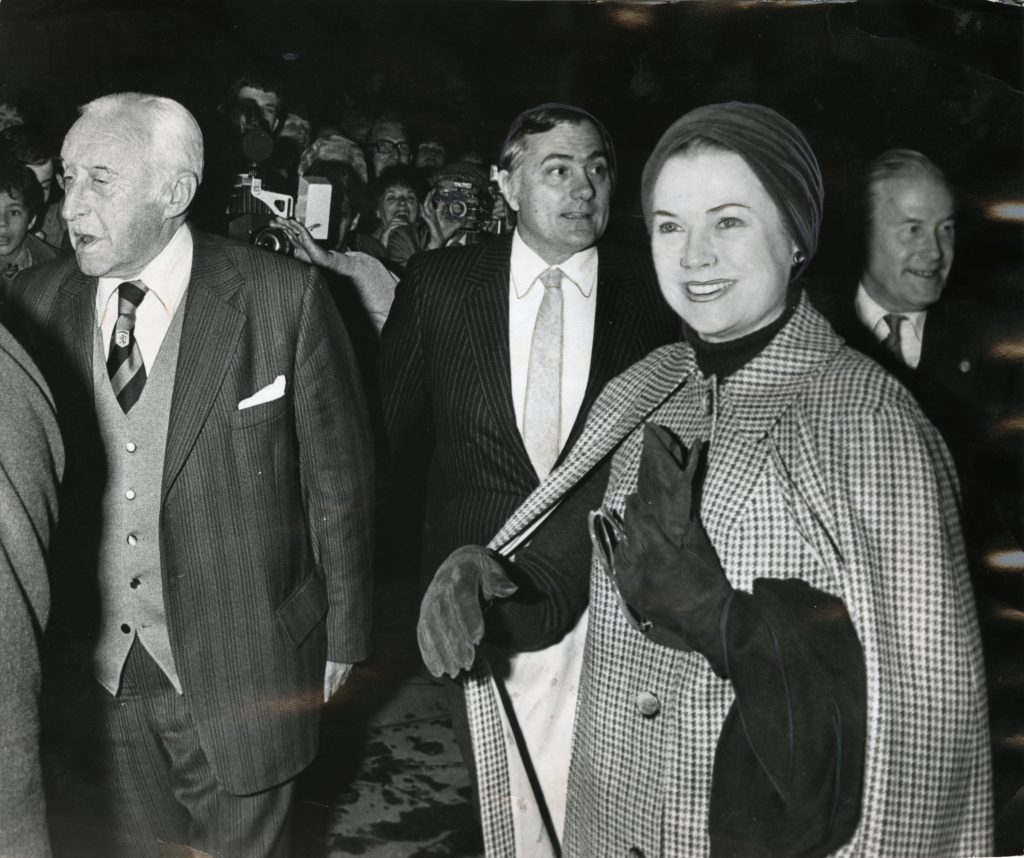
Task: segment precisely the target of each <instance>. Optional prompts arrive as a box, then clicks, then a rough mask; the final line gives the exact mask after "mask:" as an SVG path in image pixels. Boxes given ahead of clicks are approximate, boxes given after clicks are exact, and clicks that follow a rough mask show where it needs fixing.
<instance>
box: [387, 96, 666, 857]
mask: <svg viewBox="0 0 1024 858" xmlns="http://www.w3.org/2000/svg"><path fill="white" fill-rule="evenodd" d="M498 167H499V170H498V174H497V178H498V183H499V186H500V188H501V191H502V194H503V195H504V197H505V199H506V200H507V201H508V204H509V206H510V207H511V208H512V209H513V210H514V211H515V212H516V215H517V224H516V229H515V232H514V234H513V235H511V236H509V237H508V238H504V239H499V240H495V241H492V242H487V243H481V244H478V245H473V246H470V247H465V248H452V249H446V250H441V251H437V252H432V253H427V254H423V255H421V256H419V257H414V259H413V260H412V261H411V262H410V265H409V268H408V270H407V272H406V275H405V277H404V279H403V280H402V281H401V283H400V284H399V286H398V290H397V294H396V298H395V303H394V305H393V306H392V310H391V315H390V316H389V318H388V322H387V324H386V325H385V327H384V332H383V339H382V343H381V383H382V394H383V400H384V411H385V420H386V424H387V431H388V436H389V440H390V444H391V453H392V456H393V457H394V466H395V468H396V469H397V470H405V471H406V472H408V470H409V469H414V468H415V467H416V466H417V465H418V464H421V463H420V462H418V461H412V462H410V459H412V458H413V456H412V454H413V453H418V452H419V451H420V450H421V449H422V446H421V445H422V440H423V439H424V438H425V439H427V443H428V444H429V445H430V450H429V453H428V455H427V456H426V459H427V461H426V467H427V488H426V522H425V529H424V547H423V567H424V569H425V570H426V571H428V572H431V573H432V572H433V570H435V569H437V567H438V565H439V564H440V563H441V561H442V560H444V559H445V557H446V556H447V555H448V554H449V553H450V552H452V551H453V550H454V549H456V548H458V547H459V546H465V545H482V544H485V543H486V542H487V540H488V539H490V537H491V536H493V535H494V533H495V532H497V529H498V528H499V527H500V526H501V525H502V523H503V522H504V521H505V519H506V518H507V517H508V516H509V515H510V514H511V513H512V512H513V511H514V510H515V508H516V507H517V506H518V504H519V503H520V502H521V501H522V500H523V499H524V498H525V497H526V496H527V495H529V493H530V492H531V491H532V490H533V489H534V488H536V486H537V485H538V483H539V480H541V479H543V478H544V477H545V476H547V474H548V472H549V471H550V470H551V469H552V468H553V467H554V466H555V465H556V463H557V461H558V459H559V457H560V456H561V455H562V453H563V451H565V450H566V449H568V448H569V447H570V446H571V445H572V443H573V441H574V440H575V439H576V437H577V436H578V434H579V431H580V429H581V427H582V424H583V420H584V418H585V417H586V413H587V410H588V409H589V407H590V404H591V403H592V402H593V401H594V398H595V397H596V396H597V394H598V393H599V392H600V390H601V388H602V387H603V386H604V384H605V383H606V382H607V381H608V380H609V379H611V378H613V377H614V376H615V375H616V374H618V373H619V372H621V371H622V370H623V369H625V368H626V367H627V366H629V365H630V364H632V363H633V362H634V361H636V360H638V359H639V358H641V357H643V356H644V355H646V354H647V353H648V352H649V351H651V350H652V349H653V348H655V347H656V346H658V345H661V344H664V343H666V342H669V341H670V340H671V339H673V338H674V336H675V335H676V333H677V324H676V322H675V321H673V316H672V313H671V311H670V310H669V309H668V308H667V307H666V306H665V304H664V303H663V301H662V299H661V297H660V294H659V291H658V287H657V284H656V282H655V280H654V275H653V269H652V268H651V266H650V262H649V260H648V258H647V257H646V255H644V254H642V253H640V252H636V253H634V252H632V251H629V250H625V249H622V248H616V247H615V246H613V245H611V244H605V243H600V239H601V236H602V234H603V233H604V230H605V226H606V225H607V221H608V212H609V204H610V199H611V195H612V190H613V187H614V182H615V157H614V150H613V147H612V142H611V139H610V137H609V135H608V133H607V131H606V130H605V128H604V126H603V125H602V124H601V123H600V122H599V121H598V120H597V119H595V118H594V117H593V116H591V115H590V114H589V113H587V112H585V111H583V110H580V109H578V108H575V107H570V106H566V105H556V104H545V105H540V106H538V107H536V108H533V109H531V110H527V111H525V112H524V113H522V114H521V115H520V116H519V117H517V119H516V120H515V121H514V122H513V124H512V127H511V129H510V131H509V133H508V135H507V137H506V139H505V143H504V145H503V146H502V149H501V153H500V156H499V163H498ZM584 532H585V530H584ZM452 563H454V565H455V566H456V567H458V572H457V573H456V574H459V575H464V577H465V581H466V588H465V593H466V598H469V599H471V600H475V599H477V598H479V596H480V595H483V596H484V597H485V598H486V597H488V596H490V595H493V594H492V593H490V592H489V591H488V587H487V583H486V580H485V579H484V578H481V577H480V576H479V575H477V574H476V573H475V572H474V571H473V570H474V569H475V568H476V567H474V564H473V561H472V558H470V560H469V561H467V562H461V561H460V560H459V559H458V558H453V560H452V561H449V564H447V565H449V566H450V565H451V564H452ZM542 574H543V573H542ZM527 589H528V588H525V587H524V588H523V591H522V592H521V593H520V594H519V595H518V597H517V598H521V599H524V600H529V599H530V595H529V594H528V593H527ZM428 595H429V593H428ZM513 601H514V600H513ZM424 610H443V608H442V607H440V606H439V605H437V604H432V605H427V604H425V605H424ZM570 625H571V623H570ZM585 625H586V622H585V618H584V619H581V620H580V622H579V623H578V624H577V625H576V627H575V629H574V631H572V632H570V633H569V634H568V635H567V636H566V637H565V638H564V639H562V640H561V641H557V642H556V641H544V642H538V641H536V640H532V641H530V644H529V645H528V648H536V647H537V646H538V645H539V644H540V643H543V644H550V646H545V647H543V648H542V649H540V650H538V651H536V652H527V653H523V654H521V655H517V656H515V657H514V658H513V659H512V664H511V667H510V672H509V675H508V676H507V680H506V687H507V690H508V692H509V700H510V701H511V705H510V707H509V711H510V712H511V711H512V710H513V709H514V714H512V716H511V717H512V718H513V719H514V720H517V721H518V724H519V726H520V727H521V728H522V732H523V734H524V737H525V743H524V744H525V747H526V749H527V751H526V754H525V755H510V758H513V757H514V758H516V759H518V758H519V757H521V756H525V757H528V758H529V759H526V760H525V762H526V767H525V768H517V770H516V772H514V773H513V793H514V794H515V795H516V799H517V800H516V801H515V802H514V807H515V811H516V834H517V840H518V843H519V845H520V848H521V851H522V852H523V854H530V855H542V854H544V852H543V850H544V849H546V848H549V847H548V846H545V845H544V843H545V842H546V841H548V840H550V839H551V838H550V837H549V836H548V833H547V830H548V829H553V830H554V831H555V833H558V832H559V830H560V828H561V822H562V817H563V816H564V802H565V776H566V772H567V770H568V753H569V748H570V745H571V733H572V718H573V714H574V711H575V705H576V686H577V681H578V676H579V663H580V661H579V660H580V656H581V652H582V644H583V640H584V637H585ZM527 631H528V630H525V629H519V628H516V627H515V624H510V625H509V626H508V627H507V628H506V635H505V636H504V640H503V641H502V643H504V644H506V645H507V646H508V647H509V648H510V649H512V650H514V651H519V650H522V649H523V648H524V645H525V644H524V637H523V636H522V635H521V634H520V633H524V634H525V633H526V632H527ZM470 658H471V656H470ZM428 666H431V667H432V668H434V670H435V672H440V671H439V669H438V667H437V663H429V660H428ZM464 666H466V667H468V666H469V663H468V661H467V662H466V664H465V665H464ZM458 694H459V696H460V699H461V688H459V689H458ZM461 705H464V704H461V703H460V702H456V705H455V708H454V710H453V716H454V717H456V718H458V717H459V715H460V714H461V717H463V718H464V717H465V715H464V709H463V710H462V711H461V713H460V710H459V706H461ZM458 729H459V728H458V725H457V730H458ZM465 744H466V743H465V740H463V751H464V753H466V747H465ZM516 765H517V766H518V763H517V764H516ZM530 768H532V769H533V771H532V772H531V771H530V770H529V769H530ZM531 781H532V783H531ZM545 817H546V818H545Z"/></svg>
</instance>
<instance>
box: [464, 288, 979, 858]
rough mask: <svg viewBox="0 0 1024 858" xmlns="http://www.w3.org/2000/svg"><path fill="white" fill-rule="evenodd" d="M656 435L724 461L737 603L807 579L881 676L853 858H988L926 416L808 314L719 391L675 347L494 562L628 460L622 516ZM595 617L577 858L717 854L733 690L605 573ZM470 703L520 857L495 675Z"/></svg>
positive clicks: (617, 502)
mask: <svg viewBox="0 0 1024 858" xmlns="http://www.w3.org/2000/svg"><path fill="white" fill-rule="evenodd" d="M645 420H654V421H656V422H658V423H661V424H663V425H666V426H668V427H670V428H671V429H673V430H674V431H675V432H677V433H678V434H679V436H680V437H681V439H682V440H683V442H684V443H685V444H687V445H688V446H689V445H690V444H692V442H693V441H694V440H695V439H696V438H698V437H700V438H705V439H709V440H710V451H709V464H708V472H707V477H706V480H705V483H704V491H703V498H702V506H701V515H702V520H703V522H704V524H705V526H706V528H707V531H708V533H709V535H710V537H711V540H712V542H713V543H714V545H715V547H716V549H717V551H718V554H719V557H720V558H721V561H722V564H723V566H724V568H725V571H726V574H727V575H728V577H729V579H730V581H731V583H732V584H733V586H734V587H737V588H739V589H742V590H745V591H749V590H750V589H751V587H752V584H753V582H754V580H755V579H756V578H789V577H794V578H801V579H803V580H805V581H807V582H808V583H809V584H810V585H811V586H812V587H816V588H819V589H821V590H824V591H827V592H830V593H832V594H834V595H836V596H837V597H839V598H841V599H843V601H844V602H845V604H846V606H847V608H848V610H849V612H850V615H851V618H852V620H853V622H854V625H855V626H856V629H857V633H858V635H859V637H860V640H861V643H862V645H863V647H864V652H865V659H866V664H867V672H868V744H867V752H866V755H867V759H866V767H865V783H864V798H863V807H862V812H861V820H860V824H859V826H858V828H857V831H856V833H855V834H854V836H853V838H852V840H851V841H850V842H849V843H848V844H847V845H846V846H845V847H844V848H843V849H842V850H840V853H839V854H842V855H851V856H852V855H858V856H877V855H921V856H939V855H983V854H988V853H989V851H990V849H991V846H990V829H991V807H990V796H989V792H990V771H989V751H988V736H987V728H986V707H985V693H984V679H983V674H982V662H981V650H980V645H979V640H978V630H977V622H976V617H975V614H974V607H973V605H974V603H973V598H972V595H971V589H970V584H969V581H968V577H967V572H966V567H965V561H964V552H963V545H962V539H961V535H960V530H959V523H958V499H957V488H956V481H955V476H954V472H953V468H952V464H951V461H950V458H949V455H948V453H947V451H946V448H945V446H944V445H943V443H942V441H941V439H940V438H939V435H938V433H937V432H936V431H935V429H934V428H933V427H932V425H931V424H930V423H928V422H927V421H926V420H925V419H924V418H923V417H922V415H921V412H920V411H919V409H918V408H917V406H916V405H915V404H914V402H913V399H912V398H911V397H910V395H909V394H908V393H907V392H906V391H905V390H904V388H902V387H901V386H900V385H899V384H898V383H897V382H895V381H894V380H893V379H892V378H891V377H890V376H888V375H887V374H886V373H884V372H883V371H882V370H880V369H879V368H878V367H877V366H876V365H875V364H874V363H872V362H870V361H868V360H866V359H865V358H863V357H862V356H861V355H859V354H857V353H855V352H853V351H852V350H850V349H848V348H846V347H844V346H843V345H842V343H841V341H840V340H839V339H838V337H836V336H835V334H834V333H833V331H832V330H831V328H830V327H829V326H828V324H827V323H826V322H825V321H824V319H823V318H822V317H821V316H820V315H819V314H818V313H817V311H815V310H813V309H812V308H811V307H810V305H809V304H808V303H807V301H806V299H805V300H804V301H803V302H802V303H801V305H800V307H799V308H798V309H797V312H796V313H795V314H794V316H793V318H792V319H790V321H789V322H788V323H787V324H786V326H785V327H784V328H783V329H782V330H781V331H780V332H779V334H778V335H777V336H776V337H775V339H774V340H773V341H772V342H771V343H770V344H769V345H768V347H767V348H766V349H765V350H764V351H763V352H762V353H761V354H760V355H758V356H757V357H756V358H754V359H753V360H752V361H751V362H750V363H749V364H748V365H747V366H746V367H744V368H743V369H741V370H740V371H739V372H737V373H736V374H735V375H734V376H732V377H731V378H730V379H729V380H728V381H727V382H726V383H725V384H724V385H721V386H718V387H717V388H716V385H715V381H714V380H713V379H711V380H707V379H704V378H703V377H702V376H701V374H700V373H699V371H698V370H697V366H696V362H695V360H694V357H693V353H692V350H691V349H690V348H689V347H688V346H686V345H685V344H679V345H672V346H666V347H664V348H661V349H658V350H657V351H655V352H653V353H652V354H651V355H649V356H648V357H647V358H645V359H644V360H643V361H641V362H640V363H638V364H636V365H634V366H633V367H631V368H630V369H629V370H627V371H626V372H625V373H623V374H622V375H621V376H619V377H618V378H617V379H615V380H614V381H612V382H611V383H610V384H609V385H608V387H607V388H606V389H605V391H604V392H603V394H602V395H601V397H600V398H599V400H598V401H597V403H596V404H595V406H594V408H593V410H592V411H591V414H590V418H589V420H588V422H587V426H586V428H585V429H584V431H583V434H582V436H581V437H580V440H579V442H578V443H577V444H576V446H575V448H574V449H573V451H572V452H571V453H570V454H569V456H568V457H567V458H566V459H565V461H564V462H563V463H562V465H561V466H560V467H559V468H557V469H556V470H555V471H554V472H553V473H552V474H551V476H550V477H549V478H548V480H547V481H545V483H543V484H542V485H541V487H540V488H539V489H538V490H537V491H536V492H535V493H534V494H533V495H531V496H530V498H528V499H527V500H526V502H525V503H524V504H523V506H522V507H521V508H520V509H519V510H518V511H517V512H516V513H515V514H514V515H513V517H512V518H511V519H510V520H509V522H508V523H507V524H506V526H505V527H504V528H503V529H502V531H501V532H500V533H499V534H498V536H497V537H496V538H495V540H494V541H493V542H492V546H493V547H497V548H502V547H506V548H507V547H508V546H509V545H514V544H515V542H516V541H517V539H518V538H519V537H520V536H521V534H522V533H523V532H524V531H525V530H527V529H528V528H529V527H530V526H531V524H532V523H533V522H534V521H536V519H537V517H538V516H539V515H542V514H543V513H544V512H545V511H547V510H549V509H550V508H552V506H553V505H555V504H556V503H557V502H558V500H559V498H560V497H561V496H562V495H563V494H564V493H565V491H566V490H567V489H568V488H569V487H570V486H572V485H573V484H575V483H576V482H577V481H578V480H579V479H580V478H581V476H582V475H583V474H585V473H587V472H588V471H589V470H590V469H591V468H592V467H593V466H594V465H595V464H596V463H597V462H598V461H599V460H600V459H601V458H603V457H604V456H605V455H607V454H608V453H609V452H611V451H613V450H614V451H615V452H614V459H613V463H612V474H611V479H610V481H609V487H608V490H607V493H606V496H605V504H606V505H608V506H610V507H612V508H614V509H616V510H618V511H620V512H621V510H622V507H623V500H624V498H625V496H626V495H627V494H628V493H629V492H630V491H632V490H633V489H634V487H635V484H636V472H637V466H638V463H639V457H640V447H641V440H642V431H641V430H642V425H643V422H644V421H645ZM590 612H591V621H590V632H589V637H588V640H587V649H586V655H585V658H584V667H583V679H582V687H581V691H580V699H579V705H578V709H577V718H576V731H575V740H574V748H573V761H572V766H571V771H570V778H569V797H568V811H567V819H566V835H565V843H564V851H563V854H565V855H568V856H581V858H582V856H587V857H588V858H591V856H602V855H617V856H621V855H626V854H627V852H628V851H629V850H630V849H636V850H638V851H637V852H632V853H629V854H634V855H635V854H640V855H645V856H648V858H651V856H656V855H663V856H671V858H683V856H691V855H702V854H706V853H707V852H708V848H709V841H708V835H707V818H708V801H709V796H710V785H711V773H712V764H713V760H714V751H715V746H716V743H717V740H718V736H719V733H720V731H721V727H722V723H723V720H724V718H725V716H726V713H727V712H728V710H729V707H730V705H731V703H732V701H733V698H734V695H733V691H732V686H731V685H730V683H729V682H728V681H727V680H722V679H720V678H718V677H717V676H716V675H715V674H714V673H713V672H712V670H711V669H710V667H709V666H708V664H707V663H706V661H705V660H704V658H703V657H702V656H700V655H697V654H694V653H683V652H677V651H674V650H670V649H667V648H663V647H660V646H658V645H656V644H654V643H652V642H650V641H649V640H647V639H646V638H645V637H643V636H642V635H640V634H639V633H637V632H635V631H633V630H632V629H631V628H630V627H629V625H628V624H627V623H626V621H625V619H624V618H623V617H622V616H621V615H620V613H619V608H618V605H617V603H616V601H615V599H614V595H613V593H612V592H611V589H610V585H609V584H608V583H607V581H606V578H605V577H604V573H603V572H601V571H600V569H599V568H598V567H596V565H595V566H594V567H593V568H592V578H591V606H590ZM467 687H468V699H469V708H470V719H471V726H472V729H473V737H474V746H475V749H476V756H477V761H478V766H479V768H480V779H481V803H482V814H483V819H484V828H485V838H486V845H487V854H488V855H489V856H506V855H511V854H512V846H511V843H512V840H511V829H510V826H509V824H508V822H507V812H506V808H507V804H508V797H507V791H505V790H504V784H503V781H502V772H503V771H504V768H505V766H504V760H503V754H504V747H503V746H502V744H501V742H500V741H498V740H497V739H499V738H500V737H497V736H496V735H495V725H496V721H495V714H494V706H495V702H494V696H493V694H492V691H491V687H490V680H489V675H488V671H487V667H486V665H483V664H478V665H477V667H476V668H475V670H474V672H473V674H472V675H471V676H470V678H469V680H468V686H467ZM644 693H646V694H652V695H654V697H655V698H656V699H657V701H658V702H659V704H660V709H659V711H658V712H657V714H655V715H654V716H649V715H648V716H645V715H643V714H642V713H641V712H640V711H639V709H638V706H637V700H638V695H641V694H644ZM649 700H650V698H647V701H648V702H649ZM648 711H649V707H648Z"/></svg>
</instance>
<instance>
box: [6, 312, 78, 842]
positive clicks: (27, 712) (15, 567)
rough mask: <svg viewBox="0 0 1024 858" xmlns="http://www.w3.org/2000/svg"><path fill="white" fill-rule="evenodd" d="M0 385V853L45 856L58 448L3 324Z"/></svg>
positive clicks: (38, 386) (45, 403)
mask: <svg viewBox="0 0 1024 858" xmlns="http://www.w3.org/2000/svg"><path fill="white" fill-rule="evenodd" d="M0 388H2V390H3V392H4V393H3V395H4V405H3V408H0V666H2V667H0V746H2V748H3V762H2V764H0V855H18V856H21V858H43V856H47V855H49V854H50V848H49V843H48V840H47V836H46V814H45V812H44V802H43V786H42V778H41V777H40V770H39V688H40V670H39V651H40V639H41V636H42V633H43V630H44V629H45V627H46V620H47V617H48V616H49V612H50V592H49V585H48V582H47V577H46V551H47V547H48V544H49V541H50V537H51V535H52V532H53V529H54V526H55V525H56V519H57V483H58V481H59V479H60V475H61V472H62V470H63V468H64V449H63V446H62V445H61V441H60V433H59V431H58V429H57V418H56V414H55V413H54V410H53V403H52V401H51V399H50V394H49V392H48V391H47V390H46V385H45V384H44V383H43V380H42V377H41V376H40V375H39V372H38V371H37V370H36V368H35V367H34V366H33V365H32V363H31V362H30V361H29V359H28V356H27V355H26V354H25V352H24V350H23V349H22V348H21V347H20V346H19V345H18V344H17V343H16V342H14V339H13V337H11V335H10V334H9V333H8V332H7V331H5V330H4V329H3V328H0Z"/></svg>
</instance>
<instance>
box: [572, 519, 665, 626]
mask: <svg viewBox="0 0 1024 858" xmlns="http://www.w3.org/2000/svg"><path fill="white" fill-rule="evenodd" d="M587 529H588V530H589V531H590V542H591V544H592V545H593V546H594V550H595V552H596V553H597V562H598V565H599V566H600V567H601V568H602V569H603V570H604V573H605V575H607V576H608V580H609V581H610V582H611V585H612V590H613V591H614V593H615V598H616V600H617V601H618V603H619V608H620V609H621V610H622V614H623V616H624V617H625V618H626V622H628V623H629V625H630V627H632V628H634V629H636V630H637V631H638V632H640V633H641V634H647V632H649V631H650V630H651V629H652V628H653V625H654V624H653V623H652V622H651V621H650V620H648V619H646V618H644V617H641V616H640V615H639V614H638V613H637V612H636V611H634V610H633V609H632V608H631V607H630V606H629V604H628V603H627V602H626V600H625V599H623V598H622V592H621V591H620V590H619V582H618V580H617V579H616V577H615V547H616V546H617V545H618V544H619V543H620V542H622V540H623V539H624V532H623V529H622V518H621V517H620V516H619V514H618V513H617V512H615V511H614V510H610V509H607V508H606V507H601V508H600V509H596V510H594V511H593V512H591V513H590V514H589V515H588V516H587Z"/></svg>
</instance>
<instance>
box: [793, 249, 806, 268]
mask: <svg viewBox="0 0 1024 858" xmlns="http://www.w3.org/2000/svg"><path fill="white" fill-rule="evenodd" d="M803 261H804V254H803V251H802V250H798V251H796V252H795V253H794V254H793V267H794V268H795V267H796V266H797V265H799V264H800V263H801V262H803Z"/></svg>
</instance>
